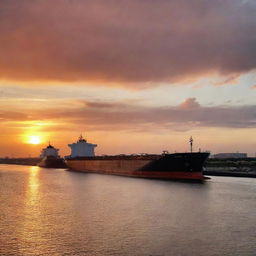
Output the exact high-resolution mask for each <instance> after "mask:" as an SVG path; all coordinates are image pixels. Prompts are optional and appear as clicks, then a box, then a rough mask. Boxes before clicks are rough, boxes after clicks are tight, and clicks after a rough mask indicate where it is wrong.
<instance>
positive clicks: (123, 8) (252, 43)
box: [0, 0, 256, 87]
mask: <svg viewBox="0 0 256 256" xmlns="http://www.w3.org/2000/svg"><path fill="white" fill-rule="evenodd" d="M0 10H1V15H0V47H1V58H0V78H1V79H7V80H24V81H26V80H34V81H49V80H55V81H94V82H96V81H104V82H105V83H122V84H124V83H128V84H127V86H134V87H136V86H141V85H142V84H144V85H145V83H147V82H159V81H177V80H179V79H184V78H188V77H190V78H191V77H196V76H200V75H202V74H205V73H210V72H219V73H222V74H227V75H230V74H231V77H232V74H239V73H242V72H247V71H250V70H252V69H255V68H256V56H255V53H256V49H255V47H256V39H255V36H254V33H253V31H254V27H255V16H254V11H255V4H254V1H246V2H244V1H242V0H226V1H217V2H216V1H197V0H190V1H184V0H172V1H141V0H130V1H119V0H113V1H105V0H86V1H85V0H77V1H62V0H55V1H51V0H44V1H29V0H24V1H19V0H16V1H15V0H13V1H8V0H2V1H1V2H0ZM140 82H141V83H140ZM149 85H150V86H152V83H149Z"/></svg>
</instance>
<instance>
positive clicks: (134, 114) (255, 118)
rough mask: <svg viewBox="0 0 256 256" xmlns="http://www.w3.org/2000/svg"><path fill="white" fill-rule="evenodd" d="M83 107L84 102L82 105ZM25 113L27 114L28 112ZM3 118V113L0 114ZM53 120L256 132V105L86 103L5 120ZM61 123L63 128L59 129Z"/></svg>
mask: <svg viewBox="0 0 256 256" xmlns="http://www.w3.org/2000/svg"><path fill="white" fill-rule="evenodd" d="M79 102H80V103H81V101H79ZM24 112H25V111H24ZM0 117H1V113H0ZM22 117H23V118H24V120H28V118H29V120H41V121H42V122H43V120H47V121H48V120H51V121H52V122H53V124H54V123H55V122H56V123H57V124H56V126H51V127H49V128H47V126H46V129H57V128H58V127H59V128H61V129H62V130H63V129H64V130H65V127H67V130H68V129H70V127H71V128H72V129H77V128H78V127H80V126H81V127H86V129H87V130H90V129H92V130H135V131H142V130H144V131H148V130H150V131H159V130H163V129H165V130H190V129H193V128H195V127H230V128H256V105H248V106H236V107H234V106H214V107H205V106H201V105H200V104H199V103H198V102H197V101H196V99H195V98H188V99H186V100H185V101H184V102H183V103H181V104H180V105H178V106H169V107H145V106H138V105H128V104H122V103H107V102H105V103H104V102H103V103H98V102H87V101H84V104H83V106H82V107H77V108H74V107H72V108H69V107H66V108H61V109H45V110H44V111H34V112H33V111H31V113H30V115H29V117H27V115H25V114H22V111H21V113H16V112H13V114H11V113H7V114H6V115H5V116H4V115H2V119H3V120H13V121H17V120H19V121H21V120H22ZM58 123H59V124H60V125H58Z"/></svg>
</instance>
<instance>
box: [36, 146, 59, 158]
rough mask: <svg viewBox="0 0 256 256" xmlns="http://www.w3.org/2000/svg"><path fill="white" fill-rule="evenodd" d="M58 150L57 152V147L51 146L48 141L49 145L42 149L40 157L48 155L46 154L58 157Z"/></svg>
mask: <svg viewBox="0 0 256 256" xmlns="http://www.w3.org/2000/svg"><path fill="white" fill-rule="evenodd" d="M58 152H59V149H57V148H55V147H53V146H52V145H51V144H50V143H49V145H48V146H47V147H46V148H43V149H42V151H41V154H40V157H41V158H45V157H48V156H52V157H55V158H59V157H60V156H59V153H58Z"/></svg>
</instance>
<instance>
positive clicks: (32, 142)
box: [28, 136, 41, 144]
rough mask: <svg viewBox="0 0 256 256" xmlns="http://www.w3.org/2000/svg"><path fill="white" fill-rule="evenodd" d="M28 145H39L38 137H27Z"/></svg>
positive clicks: (39, 139)
mask: <svg viewBox="0 0 256 256" xmlns="http://www.w3.org/2000/svg"><path fill="white" fill-rule="evenodd" d="M28 143H29V144H40V143H41V138H40V137H39V136H29V139H28Z"/></svg>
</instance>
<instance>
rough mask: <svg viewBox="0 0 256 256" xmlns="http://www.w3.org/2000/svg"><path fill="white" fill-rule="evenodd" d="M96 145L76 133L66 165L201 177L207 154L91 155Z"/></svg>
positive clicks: (122, 172)
mask: <svg viewBox="0 0 256 256" xmlns="http://www.w3.org/2000/svg"><path fill="white" fill-rule="evenodd" d="M190 142H191V149H192V140H191V141H190ZM96 146H97V145H95V144H91V143H87V141H86V140H85V139H83V137H82V136H80V138H79V139H78V141H77V142H76V143H73V144H69V147H70V148H71V155H70V156H67V157H66V158H65V159H66V163H67V166H68V167H69V168H70V169H71V170H74V171H80V172H91V173H101V174H112V175H121V176H129V177H140V178H155V179H179V180H196V181H202V180H204V176H203V174H202V169H203V164H204V162H205V161H206V159H207V158H208V156H209V153H208V152H190V153H174V154H168V153H167V152H164V153H163V154H160V155H150V154H143V155H115V156H95V155H94V148H95V147H96ZM191 151H192V150H191Z"/></svg>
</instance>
